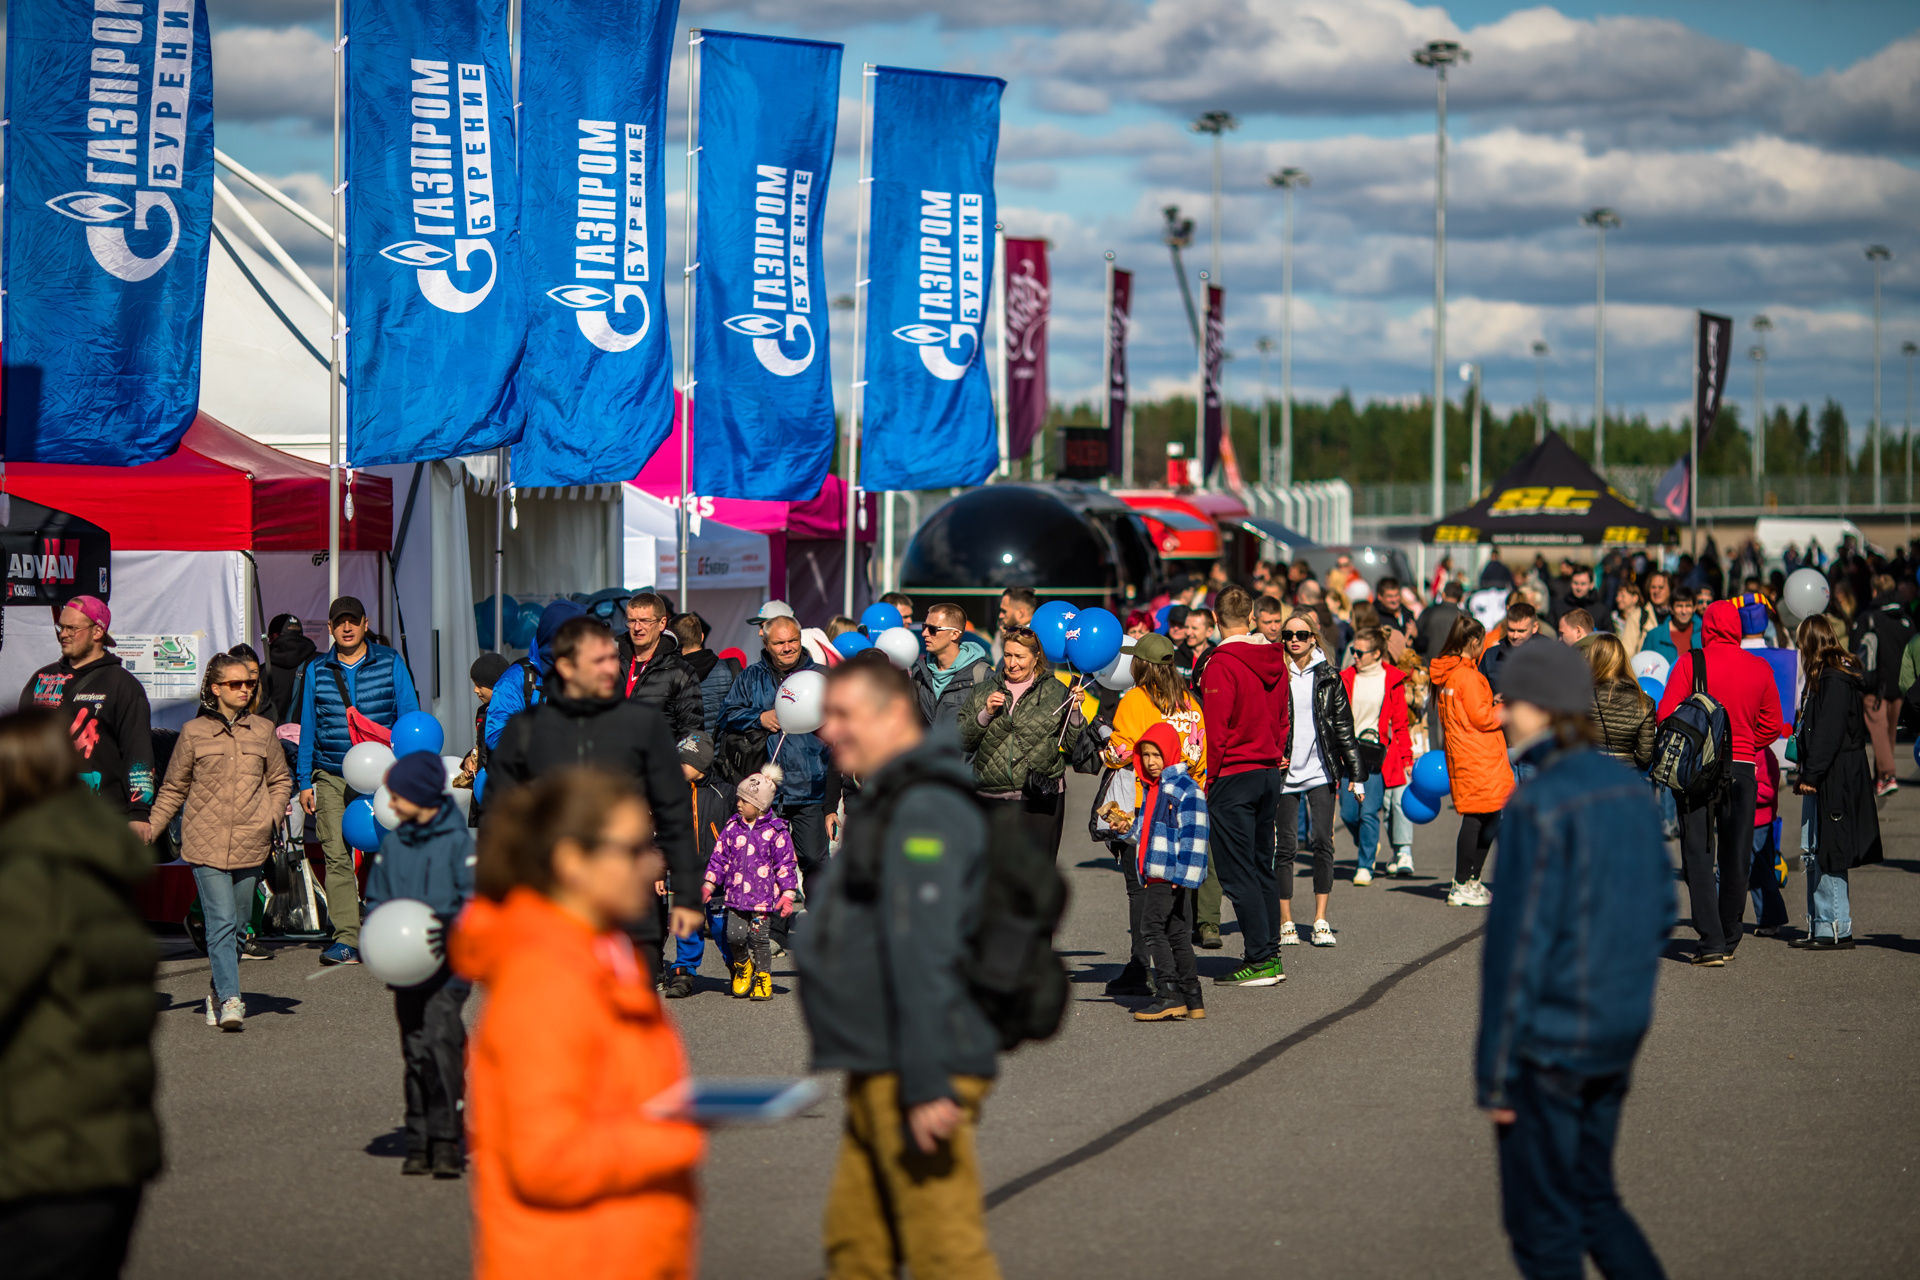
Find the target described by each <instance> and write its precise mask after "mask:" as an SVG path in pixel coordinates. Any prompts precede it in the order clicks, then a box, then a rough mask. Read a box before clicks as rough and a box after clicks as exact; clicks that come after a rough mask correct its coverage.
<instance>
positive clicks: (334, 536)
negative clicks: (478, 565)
mask: <svg viewBox="0 0 1920 1280" xmlns="http://www.w3.org/2000/svg"><path fill="white" fill-rule="evenodd" d="M342 7H343V0H333V225H334V226H335V227H336V228H338V227H340V226H342V225H344V223H345V219H344V218H343V217H342V205H343V204H344V200H343V199H342V196H341V188H342V185H343V184H342V183H341V181H340V123H341V121H340V112H341V99H343V98H344V97H345V96H346V56H345V55H346V45H347V41H346V36H345V30H344V28H345V20H344V17H343V15H342ZM328 240H329V245H328V247H329V248H331V249H332V250H333V299H332V305H331V306H330V307H329V308H328V315H329V316H330V317H331V319H330V321H329V323H328V329H329V330H330V333H331V341H330V343H329V350H330V352H331V353H332V362H331V365H330V367H329V368H328V370H327V599H328V600H336V599H338V598H339V596H340V341H341V339H342V337H344V334H343V333H342V330H343V329H344V328H345V326H344V325H343V324H342V323H341V321H340V237H339V235H338V234H333V235H330V236H329V237H328ZM329 607H331V606H329ZM328 621H329V622H331V621H332V620H331V619H329V620H328Z"/></svg>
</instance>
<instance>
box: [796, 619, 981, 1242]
mask: <svg viewBox="0 0 1920 1280" xmlns="http://www.w3.org/2000/svg"><path fill="white" fill-rule="evenodd" d="M821 732H822V734H823V735H824V736H825V737H826V738H827V740H828V741H829V742H830V743H831V744H832V747H833V754H834V763H835V765H836V766H837V767H838V768H839V769H841V770H843V771H844V772H847V773H850V774H856V775H858V776H859V777H860V778H862V779H863V780H864V782H865V785H864V786H863V787H862V788H861V791H860V794H859V795H858V797H856V798H855V799H853V800H852V801H850V803H849V805H848V812H847V839H846V844H845V846H844V847H843V848H842V850H841V853H840V856H838V857H836V858H834V859H833V860H832V862H831V863H829V864H828V870H827V872H826V877H825V885H824V887H823V888H822V889H820V890H818V891H816V892H814V893H812V894H810V895H809V896H810V897H811V899H812V906H811V911H810V914H809V916H808V919H807V923H806V924H805V926H804V927H803V928H802V929H800V930H797V931H796V932H797V934H798V959H799V963H800V977H801V985H800V1001H801V1008H802V1012H803V1013H804V1014H805V1016H806V1020H807V1031H808V1033H809V1034H810V1035H811V1037H812V1040H813V1069H814V1070H816V1071H845V1072H847V1073H848V1074H847V1085H846V1122H845V1125H844V1127H843V1129H842V1131H841V1139H840V1165H839V1169H838V1170H837V1171H836V1173H835V1176H834V1179H833V1190H832V1192H831V1194H830V1197H829V1199H828V1202H827V1213H826V1223H825V1229H824V1236H825V1245H826V1254H827V1274H829V1275H832V1276H842V1275H847V1276H851V1275H860V1276H878V1275H892V1274H894V1272H895V1270H897V1269H898V1267H899V1265H900V1263H902V1262H904V1263H905V1264H906V1267H907V1269H908V1270H909V1271H911V1272H912V1273H913V1274H914V1275H916V1276H922V1277H935V1276H955V1277H959V1276H966V1277H988V1276H998V1275H999V1267H998V1264H997V1263H996V1262H995V1261H994V1258H993V1254H992V1251H991V1249H990V1248H989V1246H988V1244H987V1227H986V1208H985V1205H984V1203H983V1201H982V1197H981V1190H980V1165H979V1159H978V1155H977V1153H976V1151H975V1146H974V1132H975V1129H976V1127H977V1126H978V1124H979V1121H980V1106H981V1103H982V1101H983V1100H984V1099H985V1097H986V1095H987V1091H988V1089H989V1088H991V1087H992V1083H993V1077H994V1075H995V1074H996V1071H997V1069H998V1063H997V1061H996V1051H997V1048H998V1044H999V1040H998V1037H997V1036H996V1034H995V1031H994V1028H993V1024H992V1023H991V1022H990V1021H988V1019H987V1016H986V1014H985V1013H983V1012H982V1011H981V1009H980V1007H979V1005H977V1004H976V1003H975V1002H974V1000H973V999H972V997H971V995H970V994H969V992H968V986H967V981H966V978H965V977H964V976H963V974H962V966H963V964H964V963H965V960H966V957H967V939H968V936H969V934H970V933H971V932H972V930H973V927H974V924H975V922H976V921H977V920H978V919H979V915H980V910H981V904H980V886H981V882H982V880H983V879H984V878H985V867H984V863H985V860H986V852H987V829H986V822H985V820H984V819H983V818H982V816H981V813H980V810H979V808H978V807H977V805H976V804H975V803H974V801H973V800H972V799H971V797H970V793H971V792H972V790H973V776H972V774H971V772H970V771H969V770H968V768H967V766H966V764H965V762H964V761H963V760H962V759H961V758H960V755H959V752H958V751H956V750H955V749H954V747H953V746H951V745H950V744H947V743H944V742H942V741H940V740H939V739H934V740H931V741H929V740H927V739H926V737H925V732H924V730H923V729H922V728H921V725H920V710H919V703H918V699H917V698H916V697H915V696H914V692H913V687H912V685H911V684H910V683H909V682H908V680H907V677H906V675H905V674H904V673H903V672H901V671H900V670H898V669H897V668H895V667H894V666H892V665H891V664H890V663H888V662H886V661H885V660H884V658H874V659H869V658H866V657H864V656H861V657H855V658H853V659H850V660H849V661H847V662H845V663H842V664H841V665H840V666H838V667H836V668H834V670H833V671H832V672H830V673H829V674H828V676H827V699H826V723H825V725H824V726H823V728H822V730H821Z"/></svg>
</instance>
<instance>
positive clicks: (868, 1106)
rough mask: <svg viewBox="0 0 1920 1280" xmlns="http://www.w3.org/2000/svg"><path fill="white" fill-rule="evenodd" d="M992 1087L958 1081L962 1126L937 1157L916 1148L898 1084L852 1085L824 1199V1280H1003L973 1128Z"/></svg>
mask: <svg viewBox="0 0 1920 1280" xmlns="http://www.w3.org/2000/svg"><path fill="white" fill-rule="evenodd" d="M992 1087H993V1082H992V1081H991V1080H987V1079H984V1078H983V1077H980V1076H955V1077H953V1088H954V1092H955V1093H956V1094H957V1095H959V1102H960V1109H961V1111H962V1112H963V1113H964V1118H963V1119H962V1120H961V1122H960V1128H959V1130H958V1131H957V1132H956V1133H955V1134H954V1135H953V1137H951V1138H949V1139H948V1140H947V1141H945V1142H943V1143H941V1144H940V1146H939V1148H938V1149H937V1150H936V1151H934V1153H933V1154H932V1155H927V1154H924V1153H923V1152H921V1150H920V1149H919V1148H918V1147H916V1146H914V1145H913V1139H912V1137H911V1136H910V1135H909V1134H908V1133H907V1126H906V1117H905V1116H904V1115H903V1114H902V1113H901V1111H900V1077H899V1076H897V1075H853V1076H849V1077H848V1078H847V1119H846V1128H845V1129H844V1130H842V1132H841V1135H840V1163H839V1166H838V1168H836V1169H835V1170H834V1174H833V1190H832V1193H831V1194H830V1195H829V1196H828V1197H827V1220H826V1227H825V1231H824V1236H825V1244H826V1250H827V1276H828V1280H895V1278H896V1277H897V1276H898V1275H899V1273H900V1267H901V1265H902V1264H904V1265H905V1266H906V1268H907V1270H908V1271H909V1272H911V1273H912V1275H913V1280H1000V1264H999V1263H998V1262H996V1261H995V1260H994V1256H993V1251H992V1250H991V1249H990V1248H989V1247H988V1245H987V1222H986V1205H985V1203H984V1201H983V1200H982V1198H981V1191H980V1161H979V1156H978V1153H977V1152H976V1151H975V1148H974V1130H975V1129H976V1128H977V1127H978V1126H979V1123H980V1104H981V1102H982V1101H983V1100H984V1099H985V1098H986V1096H987V1091H988V1090H989V1089H991V1088H992Z"/></svg>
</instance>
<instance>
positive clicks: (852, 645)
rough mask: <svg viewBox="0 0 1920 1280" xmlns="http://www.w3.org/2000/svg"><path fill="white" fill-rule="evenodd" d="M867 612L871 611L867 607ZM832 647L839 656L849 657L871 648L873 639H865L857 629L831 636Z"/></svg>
mask: <svg viewBox="0 0 1920 1280" xmlns="http://www.w3.org/2000/svg"><path fill="white" fill-rule="evenodd" d="M888 607H889V608H891V607H892V606H891V605H889V606H888ZM867 612H868V613H872V612H873V610H871V609H869V610H867ZM833 647H834V648H836V649H838V650H839V651H840V656H841V657H843V658H851V657H852V656H853V655H854V654H856V653H859V652H860V651H861V650H862V649H871V648H873V641H871V640H869V639H867V638H866V637H865V636H863V635H861V634H860V633H859V632H858V631H848V632H845V633H844V634H842V635H837V636H835V637H834V638H833Z"/></svg>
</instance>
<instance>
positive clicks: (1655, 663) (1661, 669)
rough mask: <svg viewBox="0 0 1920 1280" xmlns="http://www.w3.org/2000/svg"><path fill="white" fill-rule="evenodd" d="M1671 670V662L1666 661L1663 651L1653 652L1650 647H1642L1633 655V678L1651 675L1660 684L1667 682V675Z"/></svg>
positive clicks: (1637, 678)
mask: <svg viewBox="0 0 1920 1280" xmlns="http://www.w3.org/2000/svg"><path fill="white" fill-rule="evenodd" d="M1672 671H1673V664H1672V663H1671V662H1668V661H1667V655H1666V654H1664V653H1655V652H1654V651H1653V650H1651V649H1643V650H1641V651H1640V652H1639V653H1636V654H1634V655H1633V678H1634V679H1635V680H1639V679H1643V678H1645V677H1647V676H1652V677H1653V678H1654V679H1655V680H1658V681H1659V682H1660V683H1661V684H1665V683H1666V682H1667V676H1668V675H1669V674H1671V673H1672Z"/></svg>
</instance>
